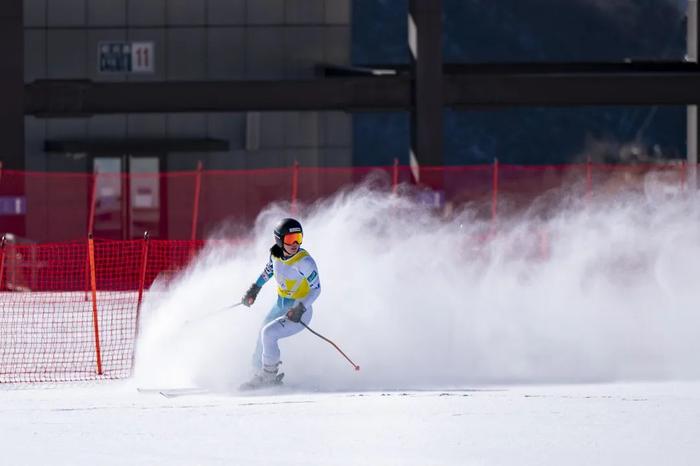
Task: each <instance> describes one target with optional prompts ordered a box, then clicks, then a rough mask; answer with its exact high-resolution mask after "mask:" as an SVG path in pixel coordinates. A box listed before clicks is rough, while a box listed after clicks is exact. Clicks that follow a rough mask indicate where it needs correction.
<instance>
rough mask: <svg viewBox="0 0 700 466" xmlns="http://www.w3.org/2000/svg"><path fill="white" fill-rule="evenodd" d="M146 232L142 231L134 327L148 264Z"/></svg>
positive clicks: (137, 317) (137, 321) (139, 308)
mask: <svg viewBox="0 0 700 466" xmlns="http://www.w3.org/2000/svg"><path fill="white" fill-rule="evenodd" d="M148 239H149V236H148V232H147V231H146V232H144V233H143V248H142V250H141V276H140V277H139V299H138V303H137V304H136V328H138V323H139V312H140V311H141V302H142V301H143V289H144V288H145V284H146V265H147V264H148Z"/></svg>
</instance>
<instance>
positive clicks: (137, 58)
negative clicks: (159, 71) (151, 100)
mask: <svg viewBox="0 0 700 466" xmlns="http://www.w3.org/2000/svg"><path fill="white" fill-rule="evenodd" d="M155 58H156V57H155V46H154V44H153V42H116V41H115V42H100V43H98V44H97V69H98V71H99V72H100V73H153V72H154V71H155V66H154V63H155Z"/></svg>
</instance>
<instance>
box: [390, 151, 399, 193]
mask: <svg viewBox="0 0 700 466" xmlns="http://www.w3.org/2000/svg"><path fill="white" fill-rule="evenodd" d="M391 175H392V176H391V192H392V193H393V194H396V191H397V189H398V187H399V159H398V158H396V157H394V168H393V170H392V173H391Z"/></svg>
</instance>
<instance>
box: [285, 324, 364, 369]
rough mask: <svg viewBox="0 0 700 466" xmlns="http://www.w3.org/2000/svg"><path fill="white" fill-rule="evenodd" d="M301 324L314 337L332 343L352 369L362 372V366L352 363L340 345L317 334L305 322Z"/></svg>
mask: <svg viewBox="0 0 700 466" xmlns="http://www.w3.org/2000/svg"><path fill="white" fill-rule="evenodd" d="M299 323H300V324H301V325H303V326H304V327H306V330H308V331H309V332H311V333H313V334H314V335H316V336H317V337H319V338H321V339H323V340H326V341H327V342H328V343H330V344H331V345H333V347H334V348H335V349H337V350H338V352H339V353H340V354H342V355H343V356H344V357H345V359H347V360H348V361H349V362H350V364H352V367H354V368H355V370H356V371H359V370H360V366H358V365H357V364H355V363H354V362H352V359H350V358H349V357H348V356H347V354H345V353H343V350H341V349H340V348H338V345H336V344H335V343H333V342H332V341H330V340H329V339H328V338H326V337H324V336H323V335H321V334H320V333H318V332H315V331H314V330H312V329H311V327H309V326H308V325H306V324H305V323H304V322H302V321H299Z"/></svg>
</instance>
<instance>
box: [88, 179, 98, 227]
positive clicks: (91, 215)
mask: <svg viewBox="0 0 700 466" xmlns="http://www.w3.org/2000/svg"><path fill="white" fill-rule="evenodd" d="M98 176H99V173H97V172H95V173H93V174H92V190H91V193H90V212H89V213H88V215H89V217H88V234H90V233H92V231H93V229H94V228H95V205H96V203H97V177H98Z"/></svg>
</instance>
